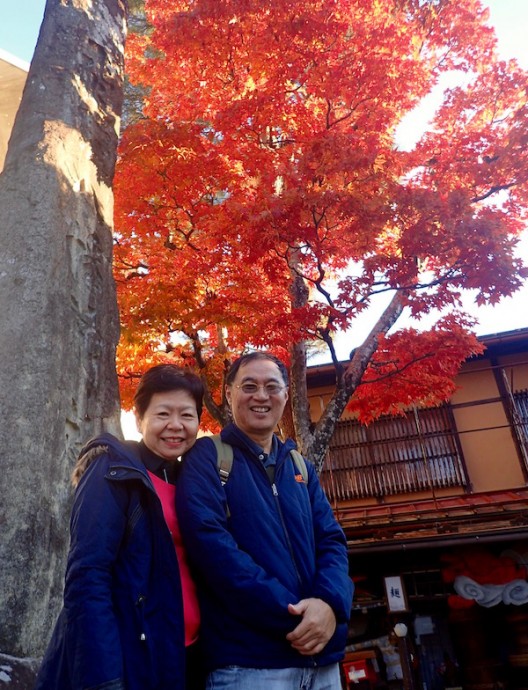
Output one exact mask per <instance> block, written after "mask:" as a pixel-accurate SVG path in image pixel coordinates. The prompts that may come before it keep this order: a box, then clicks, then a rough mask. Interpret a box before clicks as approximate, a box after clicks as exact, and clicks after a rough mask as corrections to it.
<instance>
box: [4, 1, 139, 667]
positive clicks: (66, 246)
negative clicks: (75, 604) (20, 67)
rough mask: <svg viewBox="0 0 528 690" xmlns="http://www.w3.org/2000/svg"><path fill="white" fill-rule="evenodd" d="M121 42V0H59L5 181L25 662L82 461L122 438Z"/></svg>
mask: <svg viewBox="0 0 528 690" xmlns="http://www.w3.org/2000/svg"><path fill="white" fill-rule="evenodd" d="M57 36H60V37H61V40H60V41H58V40H57ZM124 40H125V9H124V5H123V2H122V1H121V0H76V2H75V3H71V2H68V3H66V2H60V1H59V0H49V1H48V3H47V5H46V12H45V16H44V22H43V25H42V29H41V33H40V37H39V41H38V44H37V49H36V51H35V56H34V58H33V62H32V65H31V68H30V71H29V74H28V78H27V82H26V87H25V90H24V95H23V97H22V102H21V106H20V109H19V111H18V114H17V118H16V121H15V125H14V129H13V133H12V136H11V140H10V145H9V150H8V153H7V157H6V161H5V167H4V171H3V172H2V174H1V175H0V241H1V248H2V250H1V252H0V314H1V315H2V328H1V329H0V352H1V357H0V410H1V414H0V449H1V453H0V495H1V496H2V500H1V502H0V601H1V602H2V605H1V607H0V649H2V650H3V652H5V653H8V654H11V655H13V656H14V657H23V658H25V657H38V656H40V655H42V653H43V652H44V649H45V647H46V645H47V642H48V639H49V636H50V634H51V629H52V626H53V624H54V621H55V620H56V617H57V615H58V612H59V609H60V606H61V600H62V586H63V576H64V570H65V559H66V553H67V548H68V522H69V512H70V503H71V490H70V485H69V475H70V472H71V469H72V466H73V463H74V461H75V457H76V456H77V454H78V451H79V449H80V447H81V446H82V445H83V444H84V443H85V442H86V440H88V438H90V437H91V436H93V435H94V434H96V433H100V432H101V431H103V430H108V431H112V432H114V433H119V398H118V390H117V376H116V371H115V348H116V345H117V340H118V336H119V326H118V313H117V302H116V296H115V286H114V282H113V278H112V223H113V197H112V189H111V185H112V178H113V171H114V165H115V158H116V147H117V136H118V131H119V115H120V111H121V103H122V76H123V49H124Z"/></svg>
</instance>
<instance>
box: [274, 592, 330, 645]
mask: <svg viewBox="0 0 528 690" xmlns="http://www.w3.org/2000/svg"><path fill="white" fill-rule="evenodd" d="M288 611H289V612H290V613H291V614H292V615H293V616H302V621H301V622H300V623H299V625H298V626H297V627H296V628H295V630H292V631H291V633H288V635H286V639H287V640H288V641H289V642H290V644H291V646H292V647H293V648H294V649H296V650H297V651H298V652H299V654H303V655H305V656H310V655H311V654H318V653H319V652H321V651H322V650H323V649H324V648H325V646H326V644H327V642H328V640H329V639H330V638H331V637H332V635H333V634H334V631H335V629H336V618H335V615H334V612H333V611H332V609H331V608H330V606H328V604H327V603H325V602H324V601H323V600H322V599H315V598H311V599H301V601H299V602H298V603H297V604H288Z"/></svg>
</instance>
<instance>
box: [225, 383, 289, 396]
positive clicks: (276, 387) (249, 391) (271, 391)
mask: <svg viewBox="0 0 528 690" xmlns="http://www.w3.org/2000/svg"><path fill="white" fill-rule="evenodd" d="M234 385H235V388H238V389H239V390H241V391H242V393H245V394H246V395H254V394H255V393H256V392H257V391H259V390H260V389H261V388H262V389H263V390H264V392H265V393H266V394H267V395H278V394H279V393H280V392H281V391H282V390H284V388H286V386H281V385H280V384H278V383H265V384H264V385H262V386H259V385H257V384H256V383H242V384H240V385H238V384H234Z"/></svg>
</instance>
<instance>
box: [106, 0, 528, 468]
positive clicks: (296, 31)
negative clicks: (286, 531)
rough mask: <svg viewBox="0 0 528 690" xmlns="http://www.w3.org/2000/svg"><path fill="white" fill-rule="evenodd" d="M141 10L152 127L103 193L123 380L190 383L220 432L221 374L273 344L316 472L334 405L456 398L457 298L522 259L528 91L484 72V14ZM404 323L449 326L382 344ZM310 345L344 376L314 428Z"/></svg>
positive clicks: (308, 7)
mask: <svg viewBox="0 0 528 690" xmlns="http://www.w3.org/2000/svg"><path fill="white" fill-rule="evenodd" d="M146 12H147V20H148V22H149V24H150V30H149V31H148V32H145V33H143V34H141V35H133V36H132V37H131V38H130V40H129V42H128V44H127V51H128V63H127V64H128V73H129V76H130V78H131V79H132V81H134V82H135V83H138V84H142V85H143V86H144V87H145V89H146V96H145V102H144V109H143V112H144V118H143V119H142V120H140V121H139V122H137V123H136V124H134V125H131V126H129V127H128V128H127V129H126V130H125V132H124V135H123V138H122V142H121V150H120V161H119V165H118V171H117V175H116V182H115V193H116V226H117V228H118V235H117V237H116V251H115V266H116V276H117V279H118V283H119V298H120V305H121V316H122V326H123V337H122V342H121V346H120V352H119V363H120V370H121V374H122V376H123V380H124V381H126V380H127V378H129V379H133V377H134V376H135V375H137V374H138V373H139V372H140V371H141V370H142V369H143V368H144V367H145V365H146V364H150V363H152V362H154V361H159V360H162V359H170V360H171V361H178V362H185V363H188V364H190V365H192V366H195V367H197V368H198V369H199V370H200V371H201V372H202V373H203V374H204V378H206V379H207V380H208V382H209V385H210V388H209V390H210V391H213V393H209V394H208V399H207V407H208V409H209V411H210V412H211V414H212V415H213V417H214V418H215V419H216V420H218V421H219V422H221V423H222V422H223V421H225V410H224V407H223V405H222V402H223V400H222V399H221V395H220V394H218V395H217V396H216V395H215V393H214V391H219V390H221V389H222V386H221V382H222V379H223V374H224V371H225V367H226V363H227V362H229V361H230V359H232V357H233V355H234V354H236V353H239V352H241V351H242V350H243V349H244V348H248V347H261V346H262V347H267V348H270V349H272V350H274V351H275V352H277V353H278V354H279V355H282V356H284V357H286V358H288V359H289V361H290V362H291V372H292V382H291V383H292V392H291V395H290V398H291V400H292V412H293V419H294V423H295V429H296V436H297V440H298V442H299V445H300V447H301V448H302V450H303V451H304V452H305V453H306V454H307V455H308V456H309V457H311V458H313V459H314V460H315V462H316V465H318V466H319V468H320V467H321V466H322V462H323V458H324V455H325V450H326V447H327V444H328V442H329V439H330V437H331V435H332V432H333V429H334V425H335V423H336V421H337V420H338V419H339V417H340V415H341V413H342V412H343V410H344V409H345V407H346V406H347V405H351V406H353V407H354V409H355V410H357V412H358V414H359V416H360V418H361V419H363V420H364V421H369V420H371V419H374V418H375V417H376V416H379V415H380V414H384V413H388V412H391V413H394V412H397V411H401V410H402V409H403V406H405V405H406V404H409V403H411V402H414V403H416V402H423V403H427V404H432V403H435V402H437V403H438V402H440V401H442V400H445V399H447V398H448V397H449V395H450V394H451V393H452V391H453V376H454V375H455V373H456V371H457V370H458V367H459V366H460V363H461V362H462V361H463V360H464V359H465V358H467V357H468V356H469V355H471V354H472V353H475V352H478V351H479V348H480V345H479V344H478V342H477V340H476V338H475V337H474V336H473V335H471V332H470V331H471V325H472V324H471V320H470V319H469V318H468V317H467V315H465V314H463V313H461V312H460V296H461V292H462V291H463V290H465V289H476V290H478V301H479V302H481V303H489V302H495V301H497V300H498V299H499V298H500V296H502V295H508V294H511V293H512V292H513V291H515V290H516V289H517V288H518V287H520V285H521V284H522V280H523V278H524V277H525V275H526V272H525V269H524V268H523V266H522V264H521V262H520V260H519V259H517V258H515V247H516V242H517V240H518V237H519V235H520V233H521V231H522V229H523V227H524V223H525V221H526V201H527V192H528V186H527V177H528V161H527V155H528V154H527V151H528V146H527V144H528V142H527V137H528V134H527V132H528V128H527V124H528V122H527V114H528V111H527V105H526V93H527V87H528V80H527V74H526V73H525V72H524V71H522V70H521V69H520V68H519V66H518V65H517V64H516V63H515V62H514V61H511V62H504V61H500V60H499V59H498V58H497V55H496V52H495V37H494V33H493V30H492V29H491V28H490V27H489V26H487V24H486V21H487V16H488V15H487V11H486V10H484V9H483V8H482V6H481V4H480V2H479V1H478V0H468V1H467V2H466V3H459V2H457V1H456V0H428V1H425V2H424V0H390V1H389V0H384V1H383V2H379V1H378V0H376V1H374V0H285V1H284V2H280V3H278V2H276V1H275V0H264V1H262V0H259V1H258V2H257V1H256V0H222V1H221V2H219V1H218V0H189V1H183V0H176V1H175V0H172V1H171V2H170V3H168V2H166V1H165V0H147V2H146ZM454 72H456V73H464V74H466V75H467V76H468V77H469V78H468V79H466V81H465V84H464V85H462V86H454V87H452V88H450V89H448V90H447V91H446V92H445V94H444V98H443V103H442V105H441V107H440V108H439V109H438V111H437V114H436V116H435V118H434V120H433V121H432V122H431V123H430V125H429V126H428V127H427V129H426V132H425V133H424V134H423V135H421V136H420V137H419V138H418V142H417V143H416V144H415V145H414V146H412V147H403V146H402V145H401V144H399V143H398V142H399V139H398V131H399V130H398V127H399V125H400V123H401V122H402V118H403V117H404V116H405V114H407V113H409V112H410V111H411V110H412V109H413V108H414V107H415V106H416V105H417V104H419V103H420V102H421V100H422V99H423V98H424V97H425V96H426V95H427V94H428V93H429V92H430V91H431V89H432V88H433V87H434V86H435V85H436V84H438V83H439V80H440V79H442V77H443V75H444V74H447V75H449V74H452V73H454ZM383 294H385V295H387V296H390V299H389V301H388V304H387V306H386V308H385V310H384V312H383V314H382V315H381V317H380V318H379V319H377V321H376V322H375V324H374V325H373V327H372V331H371V333H370V334H369V336H368V337H367V338H366V339H365V341H364V343H363V344H362V345H361V346H360V347H358V348H356V349H355V350H354V352H353V353H351V359H350V361H349V362H340V361H338V357H337V355H336V352H335V348H334V341H335V336H336V335H337V334H339V333H342V332H344V331H350V330H351V329H353V328H354V324H355V319H356V318H357V317H358V315H360V314H363V313H364V312H365V311H367V310H369V309H370V308H371V307H372V304H373V300H374V299H375V298H376V297H377V296H379V295H383ZM404 309H406V310H407V312H408V313H410V314H411V315H413V316H414V317H416V318H420V317H421V316H424V315H427V314H431V313H434V311H435V310H440V311H442V310H443V311H444V313H446V312H447V314H448V316H445V317H444V318H443V319H440V320H439V321H438V322H437V323H436V325H435V326H434V327H433V328H432V329H430V330H429V331H425V332H417V331H415V330H411V329H400V330H394V329H393V326H394V325H395V324H396V322H397V320H398V318H399V317H400V316H401V314H402V312H403V311H404ZM391 329H392V330H391ZM389 331H391V332H390V333H389ZM313 342H319V343H322V344H323V345H324V346H326V347H327V348H328V349H329V352H330V356H331V357H332V360H333V362H334V365H335V369H336V387H335V393H334V395H333V397H332V399H331V401H330V403H329V405H328V407H327V409H326V410H325V412H324V413H323V415H322V417H321V419H320V420H319V422H318V423H317V425H316V426H315V428H314V427H313V426H312V425H311V422H310V419H309V415H308V404H307V393H306V351H307V346H308V344H310V343H313ZM123 391H124V400H125V402H126V401H127V400H128V398H127V387H126V383H125V385H124V388H123Z"/></svg>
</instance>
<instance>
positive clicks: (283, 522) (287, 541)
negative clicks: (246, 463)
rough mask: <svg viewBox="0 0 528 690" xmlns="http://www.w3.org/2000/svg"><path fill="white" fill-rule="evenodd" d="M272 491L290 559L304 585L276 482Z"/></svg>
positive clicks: (272, 485) (272, 486) (300, 581)
mask: <svg viewBox="0 0 528 690" xmlns="http://www.w3.org/2000/svg"><path fill="white" fill-rule="evenodd" d="M271 490H272V492H273V497H274V499H275V504H276V506H277V510H278V512H279V517H280V521H281V525H282V529H283V531H284V535H285V537H286V543H287V544H288V551H289V552H290V557H291V560H292V563H293V567H294V568H295V574H296V575H297V579H298V580H299V584H300V585H302V584H303V580H302V577H301V573H300V572H299V568H298V566H297V561H296V560H295V553H294V551H293V546H292V543H291V540H290V534H289V532H288V528H287V527H286V522H285V520H284V515H283V514H282V508H281V506H280V502H279V492H278V490H277V485H276V484H275V482H272V484H271Z"/></svg>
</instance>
